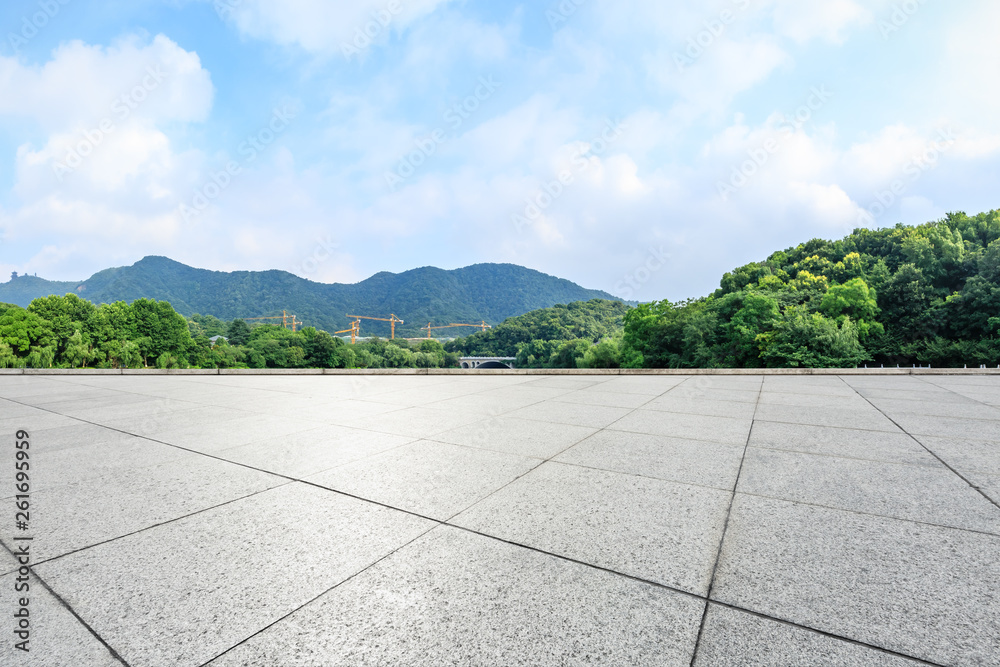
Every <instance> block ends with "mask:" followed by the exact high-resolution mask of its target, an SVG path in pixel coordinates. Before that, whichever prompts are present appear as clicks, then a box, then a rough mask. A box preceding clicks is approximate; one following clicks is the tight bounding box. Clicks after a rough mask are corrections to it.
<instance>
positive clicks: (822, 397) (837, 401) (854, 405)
mask: <svg viewBox="0 0 1000 667" xmlns="http://www.w3.org/2000/svg"><path fill="white" fill-rule="evenodd" d="M844 390H845V391H847V392H850V394H848V395H840V394H819V393H810V392H801V391H794V392H793V391H791V390H789V391H787V392H779V391H768V390H767V389H765V390H764V391H762V392H761V393H760V403H761V404H762V405H793V406H797V407H803V408H816V407H819V408H847V409H850V410H871V407H872V406H871V405H870V404H869V403H868V401H866V400H865V399H864V398H862V397H861V396H858V394H857V393H855V391H854V390H853V389H851V388H850V387H845V388H844Z"/></svg>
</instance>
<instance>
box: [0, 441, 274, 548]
mask: <svg viewBox="0 0 1000 667" xmlns="http://www.w3.org/2000/svg"><path fill="white" fill-rule="evenodd" d="M184 454H185V456H183V457H181V458H177V459H172V460H170V461H167V462H166V463H161V464H158V465H154V466H150V467H147V468H127V469H121V470H116V471H114V472H113V473H110V474H109V475H107V476H104V477H99V478H91V479H86V480H82V481H79V482H74V483H70V484H62V485H57V486H53V487H49V488H46V489H41V490H39V491H36V492H33V493H32V494H31V507H32V512H31V529H32V534H33V535H34V538H35V539H34V542H33V543H32V545H33V546H32V549H33V551H34V554H35V562H39V561H41V560H45V559H49V558H54V557H56V556H60V555H63V554H67V553H70V552H72V551H75V550H77V549H82V548H84V547H87V546H91V545H94V544H99V543H101V542H104V541H106V540H111V539H114V538H118V537H121V536H123V535H128V534H130V533H133V532H136V531H139V530H142V529H145V528H149V527H151V526H155V525H157V524H159V523H163V522H165V521H171V520H173V519H177V518H179V517H182V516H185V515H188V514H191V513H193V512H198V511H201V510H204V509H206V508H209V507H213V506H216V505H219V504H222V503H227V502H230V501H233V500H236V499H237V498H242V497H244V496H249V495H251V494H254V493H258V492H260V491H263V490H265V489H269V488H272V487H275V486H278V485H281V484H286V483H287V480H285V479H283V478H280V477H275V476H274V475H269V474H267V473H263V472H259V471H256V470H251V469H250V468H245V467H243V466H237V465H234V464H232V463H226V462H224V461H217V460H215V459H210V458H206V457H203V456H198V455H197V454H190V453H184ZM13 530H14V527H13V526H12V525H11V524H10V523H8V522H0V536H2V537H3V539H4V540H5V541H8V540H9V539H10V537H11V535H12V533H13ZM9 543H10V542H9V541H8V544H9Z"/></svg>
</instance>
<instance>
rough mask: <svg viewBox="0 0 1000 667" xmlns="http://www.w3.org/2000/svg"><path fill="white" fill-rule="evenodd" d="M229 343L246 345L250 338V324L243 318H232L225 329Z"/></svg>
mask: <svg viewBox="0 0 1000 667" xmlns="http://www.w3.org/2000/svg"><path fill="white" fill-rule="evenodd" d="M226 338H228V339H229V344H230V345H246V344H247V341H249V340H250V326H249V325H248V324H247V323H246V322H245V321H244V320H233V321H232V322H230V323H229V327H228V328H227V329H226Z"/></svg>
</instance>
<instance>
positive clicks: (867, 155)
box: [0, 0, 1000, 301]
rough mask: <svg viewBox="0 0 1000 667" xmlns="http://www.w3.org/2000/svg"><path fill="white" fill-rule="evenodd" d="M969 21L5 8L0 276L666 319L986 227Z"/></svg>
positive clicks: (423, 1) (651, 8) (984, 128)
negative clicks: (498, 268) (885, 233)
mask: <svg viewBox="0 0 1000 667" xmlns="http://www.w3.org/2000/svg"><path fill="white" fill-rule="evenodd" d="M997 25H1000V3H997V2H996V1H995V0H958V1H956V2H950V3H945V2H942V1H940V0H923V1H921V0H905V1H902V0H824V1H822V2H819V1H817V2H813V1H811V0H809V1H804V0H714V1H712V0H710V1H707V2H706V1H704V0H699V1H697V2H695V1H693V0H691V1H688V0H683V1H681V0H562V1H561V2H560V1H559V0H551V1H550V2H545V1H542V0H539V1H537V2H536V1H530V2H486V1H485V0H465V1H462V0H350V1H348V0H7V1H5V2H4V3H3V4H2V7H0V271H2V274H0V275H2V276H3V278H0V279H6V276H7V275H8V274H9V272H10V271H19V272H29V273H37V274H38V275H39V276H41V277H46V278H50V279H61V280H73V279H82V278H85V277H87V276H89V275H90V274H91V273H93V272H95V271H97V270H100V269H103V268H106V267H108V266H121V265H127V264H131V263H133V262H135V261H137V260H138V259H140V258H141V257H143V256H145V255H151V254H156V255H166V256H169V257H171V258H173V259H176V260H178V261H181V262H184V263H187V264H190V265H193V266H198V267H203V268H211V269H218V270H235V269H272V268H275V269H283V270H287V271H291V272H294V273H296V274H298V275H300V276H303V277H306V278H309V279H312V280H317V281H323V282H334V281H336V282H356V281H358V280H362V279H364V278H366V277H367V276H369V275H371V274H373V273H376V272H378V271H383V270H387V271H394V272H398V271H404V270H407V269H411V268H415V267H419V266H427V265H432V266H439V267H442V268H449V269H450V268H456V267H460V266H466V265H469V264H474V263H478V262H512V263H516V264H521V265H524V266H528V267H531V268H535V269H538V270H541V271H544V272H546V273H551V274H554V275H558V276H560V277H565V278H569V279H571V280H574V281H576V282H578V283H580V284H582V285H584V286H587V287H592V288H599V289H604V290H607V291H610V292H612V293H615V294H618V295H619V296H623V297H627V298H633V299H640V300H644V301H645V300H652V299H663V298H669V299H671V300H679V299H683V298H686V297H689V296H698V295H703V294H705V293H707V292H709V291H710V290H711V289H713V288H714V287H715V286H716V285H717V284H718V280H719V277H720V276H721V274H722V273H723V272H725V271H727V270H729V269H731V268H733V267H735V266H738V265H740V264H743V263H746V262H748V261H753V260H757V259H763V258H764V257H766V256H767V255H768V254H769V253H770V252H771V251H773V250H776V249H779V248H785V247H788V246H793V245H795V244H797V243H800V242H803V241H806V240H808V239H810V238H813V237H824V238H835V237H840V236H842V235H844V234H846V233H849V232H850V231H851V230H852V229H854V228H855V227H859V226H870V227H885V226H891V225H894V224H896V223H897V222H903V223H920V222H926V221H928V220H934V219H938V218H940V217H942V216H943V215H944V214H945V213H947V212H949V211H958V210H962V211H966V212H968V213H970V214H972V213H978V212H981V211H986V210H991V209H994V208H997V207H998V206H1000V199H998V188H997V183H998V182H1000V127H998V123H997V120H996V119H997V118H1000V87H998V86H997V85H996V82H997V81H998V80H1000V50H998V49H997V48H996V41H995V37H996V34H995V30H996V26H997Z"/></svg>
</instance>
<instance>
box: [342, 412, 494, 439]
mask: <svg viewBox="0 0 1000 667" xmlns="http://www.w3.org/2000/svg"><path fill="white" fill-rule="evenodd" d="M479 418H480V416H479V415H478V414H476V413H468V412H466V413H462V412H455V411H451V410H436V409H433V408H429V407H415V408H402V409H399V410H394V411H392V412H387V413H384V414H381V415H367V416H364V417H358V418H355V419H345V420H343V421H341V422H340V425H342V426H350V427H352V428H358V429H365V430H368V431H377V432H379V433H392V434H394V435H406V436H410V437H412V438H426V437H429V436H432V435H435V434H437V433H441V432H443V431H447V430H450V429H453V428H456V427H458V426H462V425H464V424H469V423H471V422H474V421H477V420H479Z"/></svg>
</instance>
